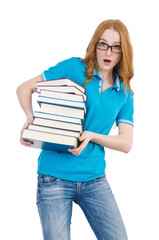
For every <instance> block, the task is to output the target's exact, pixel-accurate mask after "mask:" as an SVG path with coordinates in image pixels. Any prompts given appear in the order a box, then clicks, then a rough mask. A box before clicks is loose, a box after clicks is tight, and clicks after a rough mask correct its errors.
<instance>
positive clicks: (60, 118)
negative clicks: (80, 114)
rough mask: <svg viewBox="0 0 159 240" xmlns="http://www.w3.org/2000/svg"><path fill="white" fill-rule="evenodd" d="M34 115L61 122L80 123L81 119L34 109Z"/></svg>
mask: <svg viewBox="0 0 159 240" xmlns="http://www.w3.org/2000/svg"><path fill="white" fill-rule="evenodd" d="M34 117H39V118H46V119H50V120H57V121H61V122H70V123H76V124H82V119H80V118H74V117H65V116H60V115H56V114H50V113H44V112H38V111H34Z"/></svg>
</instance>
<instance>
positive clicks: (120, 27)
mask: <svg viewBox="0 0 159 240" xmlns="http://www.w3.org/2000/svg"><path fill="white" fill-rule="evenodd" d="M106 29H113V30H114V31H116V32H118V33H119V35H120V39H121V47H122V52H123V53H122V59H121V60H120V62H119V63H118V64H117V65H116V66H115V67H114V69H113V71H114V72H116V73H117V74H118V76H119V78H120V79H121V81H123V88H124V90H125V89H126V86H128V88H129V89H130V90H131V87H130V80H131V78H132V77H133V76H134V70H133V49H132V46H131V43H130V38H129V33H128V30H127V28H126V26H125V25H124V24H123V23H122V22H121V21H120V20H106V21H104V22H102V23H101V24H99V26H98V27H97V28H96V30H95V32H94V34H93V36H92V39H91V41H90V43H89V45H88V47H87V50H86V56H85V58H84V59H83V61H84V63H85V66H86V77H87V80H86V81H85V82H84V87H85V85H86V83H88V82H90V81H92V80H93V71H94V69H95V68H96V67H97V60H96V43H97V42H98V41H99V39H100V37H101V35H102V34H103V32H104V31H105V30H106Z"/></svg>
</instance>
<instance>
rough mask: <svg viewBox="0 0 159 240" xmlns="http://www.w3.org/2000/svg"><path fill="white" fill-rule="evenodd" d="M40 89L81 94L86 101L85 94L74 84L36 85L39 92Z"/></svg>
mask: <svg viewBox="0 0 159 240" xmlns="http://www.w3.org/2000/svg"><path fill="white" fill-rule="evenodd" d="M41 90H49V91H55V92H64V93H73V94H78V95H82V96H83V97H84V101H86V99H87V97H86V95H85V94H84V93H83V92H81V91H80V90H79V89H77V88H76V87H75V86H39V87H37V92H38V93H40V91H41Z"/></svg>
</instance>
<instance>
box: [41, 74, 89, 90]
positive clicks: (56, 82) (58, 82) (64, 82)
mask: <svg viewBox="0 0 159 240" xmlns="http://www.w3.org/2000/svg"><path fill="white" fill-rule="evenodd" d="M51 85H52V86H53V85H61V86H65V85H67V86H75V87H76V88H78V89H79V90H80V91H81V92H83V93H84V92H85V88H84V87H82V86H81V85H79V84H78V83H76V82H74V81H72V80H71V79H68V78H60V79H53V80H45V81H40V82H37V87H39V86H40V87H41V86H51Z"/></svg>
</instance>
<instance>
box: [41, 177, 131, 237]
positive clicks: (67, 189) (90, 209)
mask: <svg viewBox="0 0 159 240" xmlns="http://www.w3.org/2000/svg"><path fill="white" fill-rule="evenodd" d="M73 202H75V203H76V204H78V205H79V206H80V207H81V209H82V210H83V212H84V214H85V216H86V218H87V220H88V222H89V224H90V226H91V227H92V229H93V231H94V233H95V235H96V237H97V239H98V240H127V234H126V230H125V227H124V224H123V221H122V218H121V215H120V212H119V209H118V206H117V204H116V201H115V199H114V196H113V193H112V191H111V188H110V186H109V183H108V181H107V180H106V176H105V175H102V176H100V177H99V178H96V179H94V180H91V181H88V182H71V181H67V180H62V179H59V178H55V177H51V176H45V175H38V188H37V206H38V211H39V215H40V220H41V225H42V230H43V237H44V240H70V224H71V215H72V204H73Z"/></svg>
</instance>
